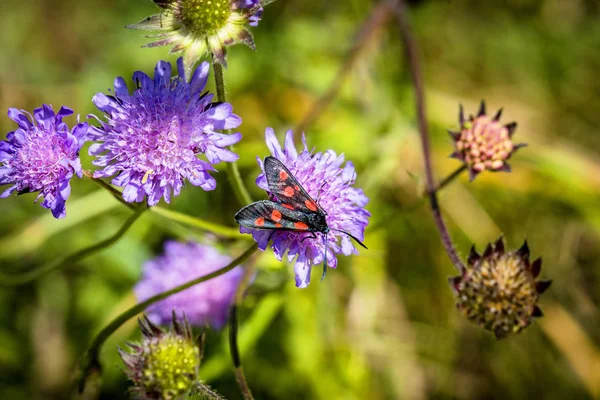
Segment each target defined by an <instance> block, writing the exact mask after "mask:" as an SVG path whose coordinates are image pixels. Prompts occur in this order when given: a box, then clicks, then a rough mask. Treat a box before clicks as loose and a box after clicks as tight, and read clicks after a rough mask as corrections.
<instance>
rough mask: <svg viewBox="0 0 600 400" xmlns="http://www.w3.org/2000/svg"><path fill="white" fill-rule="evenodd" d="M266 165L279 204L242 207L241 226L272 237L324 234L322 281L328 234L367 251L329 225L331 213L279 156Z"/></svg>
mask: <svg viewBox="0 0 600 400" xmlns="http://www.w3.org/2000/svg"><path fill="white" fill-rule="evenodd" d="M264 166H265V177H266V178H267V184H268V186H269V191H270V192H271V194H272V195H274V196H275V197H276V198H277V200H279V201H271V200H261V201H257V202H255V203H252V204H250V205H248V206H246V207H244V208H242V209H241V210H240V211H238V212H237V213H236V214H235V220H236V221H237V223H238V224H240V225H241V226H244V227H246V228H251V229H264V230H273V233H272V234H271V236H272V235H273V234H274V233H275V232H277V231H291V232H300V233H302V232H308V233H311V234H312V235H310V236H306V237H304V238H303V239H302V240H305V239H309V238H311V239H316V238H317V235H316V233H317V232H319V233H321V235H322V237H323V245H324V248H325V252H326V253H325V257H324V261H323V275H322V276H321V281H322V280H323V278H325V274H326V273H327V235H328V234H329V232H330V231H336V232H341V233H344V234H346V235H348V236H349V237H351V238H352V239H354V240H355V241H356V243H358V244H359V245H361V246H362V247H364V248H365V249H366V248H367V246H365V245H364V244H363V243H362V242H361V241H360V240H358V239H357V238H356V237H354V236H353V235H351V234H350V233H348V232H346V231H343V230H340V229H335V228H330V227H329V226H328V225H327V212H326V211H325V210H323V208H321V206H320V205H319V203H318V202H317V201H315V200H313V198H312V197H310V195H309V194H308V193H307V192H306V190H304V188H303V187H302V185H301V184H300V183H299V182H298V180H297V179H296V178H295V177H294V175H292V173H291V172H290V170H289V169H287V167H286V166H285V165H283V163H282V162H281V161H279V160H278V159H276V158H275V157H267V158H265V164H264ZM270 239H271V237H269V240H270Z"/></svg>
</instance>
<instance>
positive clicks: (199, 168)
mask: <svg viewBox="0 0 600 400" xmlns="http://www.w3.org/2000/svg"><path fill="white" fill-rule="evenodd" d="M177 65H178V70H179V76H178V77H176V78H174V79H171V64H170V63H168V62H165V61H159V62H158V64H157V65H156V69H155V71H154V79H151V78H150V77H148V76H147V75H146V74H144V73H143V72H140V71H138V72H135V73H134V74H133V80H134V81H135V82H136V84H137V89H136V90H135V91H134V92H133V93H132V94H129V91H128V89H127V85H126V84H125V80H124V79H123V78H121V77H119V78H117V79H115V94H114V95H113V96H109V95H105V94H104V93H99V94H97V95H96V96H94V98H93V100H92V101H93V102H94V104H95V105H96V106H97V107H98V108H99V109H100V110H101V111H103V112H105V113H106V118H107V120H108V121H107V122H102V121H100V122H101V124H102V127H101V128H94V130H93V131H92V132H91V134H90V138H91V139H92V140H94V141H97V142H99V143H96V144H93V145H92V146H90V149H89V152H90V154H91V155H95V156H97V158H96V160H94V162H93V163H94V165H97V166H99V167H103V168H102V169H101V170H98V171H95V172H94V178H107V177H111V176H114V175H115V174H117V176H116V177H115V178H113V180H112V182H111V183H112V184H113V185H116V186H122V187H123V198H124V199H125V201H127V202H141V201H143V200H144V197H145V196H148V197H147V202H148V205H149V206H153V205H156V204H157V203H158V202H159V200H160V199H161V198H162V197H164V199H165V201H166V202H167V203H169V202H170V199H171V193H172V194H173V195H174V196H178V195H179V193H180V192H181V188H182V187H183V185H184V181H185V179H187V180H189V181H190V182H191V183H192V185H195V186H200V187H201V188H202V189H204V190H213V189H214V188H215V187H216V185H217V182H216V181H215V179H214V178H213V177H212V176H211V175H210V173H209V172H210V171H215V169H214V168H213V166H212V165H211V164H217V163H219V162H221V161H229V162H231V161H235V160H237V159H238V156H237V155H236V154H234V153H232V152H231V151H229V150H227V149H226V147H227V146H230V145H232V144H234V143H237V142H239V141H240V139H241V138H242V135H241V134H240V133H234V134H231V135H229V134H222V133H218V132H217V131H220V130H223V129H232V128H236V127H238V126H239V125H240V123H241V121H242V120H241V118H240V117H238V116H237V115H235V114H233V113H232V107H231V104H229V103H220V104H218V103H213V102H212V99H213V95H212V94H208V93H204V94H203V93H202V91H203V90H204V88H205V86H206V81H207V79H208V70H209V65H208V63H206V62H204V63H202V64H200V65H199V66H198V68H197V69H196V70H195V72H194V74H193V75H192V78H191V80H190V81H189V82H188V81H187V79H186V77H185V73H184V69H183V60H182V59H181V58H180V59H179V60H178V61H177ZM201 153H203V154H204V155H205V156H206V158H207V159H208V162H206V161H203V160H200V159H198V158H197V155H198V154H201Z"/></svg>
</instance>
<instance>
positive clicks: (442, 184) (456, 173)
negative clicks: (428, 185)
mask: <svg viewBox="0 0 600 400" xmlns="http://www.w3.org/2000/svg"><path fill="white" fill-rule="evenodd" d="M466 170H467V166H466V165H465V164H463V165H462V166H460V167H459V168H457V169H456V171H454V172H453V173H451V174H450V175H448V176H447V177H446V178H444V179H443V180H442V181H440V182H439V183H438V184H437V186H436V187H435V188H434V189H433V191H434V192H439V191H440V190H442V189H443V188H444V187H446V186H447V185H448V184H450V183H451V182H452V181H453V180H454V179H456V178H458V177H459V176H460V174H462V173H463V172H465V171H466Z"/></svg>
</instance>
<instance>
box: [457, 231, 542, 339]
mask: <svg viewBox="0 0 600 400" xmlns="http://www.w3.org/2000/svg"><path fill="white" fill-rule="evenodd" d="M467 264H468V266H467V269H466V270H465V271H464V272H463V273H462V275H461V276H457V277H454V278H450V280H449V281H450V285H451V286H452V288H453V290H454V293H455V295H456V301H457V307H458V309H459V310H460V311H461V313H462V314H463V315H464V316H465V317H467V319H469V321H471V322H473V323H475V324H477V325H479V326H481V327H483V328H485V329H487V330H490V331H492V332H493V333H494V335H496V337H497V338H503V337H506V336H508V335H511V334H515V333H519V332H521V331H522V330H523V329H525V328H526V327H527V326H529V324H531V321H532V319H533V317H541V316H542V315H543V314H542V311H541V309H540V308H539V307H538V306H537V301H538V300H539V298H540V295H541V294H542V293H544V291H545V290H546V289H548V287H549V286H550V284H551V283H552V281H549V280H545V281H544V280H540V281H536V278H537V276H538V275H539V274H540V271H541V268H542V259H541V258H538V259H537V260H535V261H533V263H530V262H529V247H528V246H527V242H525V243H524V244H523V246H521V248H520V249H519V250H517V251H514V252H506V251H505V250H504V240H503V238H502V237H500V238H499V239H498V240H497V241H496V243H494V244H491V243H490V244H488V246H487V247H486V248H485V250H484V252H483V255H479V254H478V253H477V252H476V251H475V247H473V248H472V249H471V254H470V255H469V258H468V259H467Z"/></svg>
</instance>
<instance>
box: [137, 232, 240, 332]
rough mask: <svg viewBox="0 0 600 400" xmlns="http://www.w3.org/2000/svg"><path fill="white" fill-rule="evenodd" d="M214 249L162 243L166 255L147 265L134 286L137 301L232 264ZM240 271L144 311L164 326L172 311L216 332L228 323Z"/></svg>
mask: <svg viewBox="0 0 600 400" xmlns="http://www.w3.org/2000/svg"><path fill="white" fill-rule="evenodd" d="M231 261H232V260H231V258H230V257H228V256H225V255H222V254H220V253H219V252H218V251H217V250H216V249H214V248H213V247H210V246H207V245H202V244H198V243H179V242H175V241H169V242H167V243H165V254H164V255H162V256H159V257H157V258H155V259H154V260H150V261H147V262H146V263H145V264H144V267H143V275H142V278H141V280H140V281H139V282H138V284H137V285H136V286H135V289H134V291H135V294H136V296H137V298H138V300H139V301H144V300H146V299H148V298H149V297H152V296H154V295H156V294H158V293H161V292H164V291H165V290H169V289H172V288H174V287H176V286H179V285H181V284H183V283H185V282H188V281H190V280H192V279H194V278H197V277H200V276H203V275H206V274H209V273H211V272H214V271H216V270H218V269H220V268H222V267H224V266H226V265H227V264H229V263H230V262H231ZM243 273H244V271H243V269H242V268H241V267H239V266H238V267H235V268H234V269H233V270H231V271H229V272H227V273H225V274H223V275H220V276H218V277H216V278H214V279H211V280H208V281H206V282H203V283H200V284H198V285H196V286H193V287H191V288H189V289H186V290H184V291H183V292H180V293H177V294H175V295H173V296H171V297H168V298H166V299H165V300H162V301H160V302H158V303H155V304H153V305H152V306H150V307H149V308H148V310H147V313H148V316H149V318H150V319H151V320H152V321H154V322H155V323H158V324H167V323H168V322H169V321H170V320H171V315H172V311H173V310H175V311H176V312H177V313H181V312H185V314H186V315H187V316H188V319H189V321H190V323H191V324H192V325H196V326H199V325H204V324H209V325H211V326H212V327H213V328H215V329H219V328H222V327H223V326H224V325H225V323H226V322H227V314H228V312H229V306H230V305H231V303H232V301H233V296H234V295H235V291H236V289H237V287H238V285H239V283H240V281H241V279H242V275H243Z"/></svg>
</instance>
